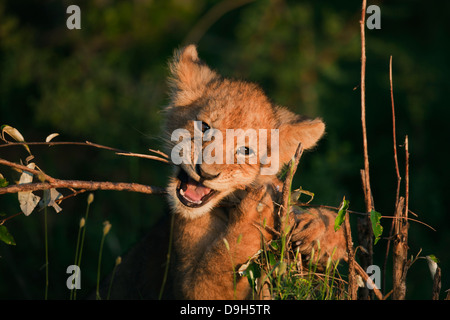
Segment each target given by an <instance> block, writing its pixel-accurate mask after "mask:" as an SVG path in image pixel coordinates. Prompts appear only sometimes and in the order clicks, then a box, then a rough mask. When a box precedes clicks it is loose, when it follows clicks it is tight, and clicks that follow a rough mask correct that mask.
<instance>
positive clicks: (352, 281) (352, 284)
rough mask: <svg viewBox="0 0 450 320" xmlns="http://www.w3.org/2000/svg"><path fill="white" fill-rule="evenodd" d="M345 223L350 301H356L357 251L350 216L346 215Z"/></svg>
mask: <svg viewBox="0 0 450 320" xmlns="http://www.w3.org/2000/svg"><path fill="white" fill-rule="evenodd" d="M346 215H347V216H346V217H345V221H344V235H345V244H346V246H347V255H348V292H349V299H350V300H356V299H357V297H358V283H357V281H356V274H355V264H356V261H355V251H354V250H353V241H352V233H351V229H350V219H349V214H348V213H346Z"/></svg>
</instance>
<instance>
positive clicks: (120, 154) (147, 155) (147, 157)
mask: <svg viewBox="0 0 450 320" xmlns="http://www.w3.org/2000/svg"><path fill="white" fill-rule="evenodd" d="M116 154H117V155H119V156H128V157H137V158H144V159H151V160H157V161H161V162H164V163H172V162H171V161H169V160H167V159H164V158H161V157H158V156H152V155H150V154H141V153H133V152H116Z"/></svg>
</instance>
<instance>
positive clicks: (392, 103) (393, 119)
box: [383, 56, 402, 288]
mask: <svg viewBox="0 0 450 320" xmlns="http://www.w3.org/2000/svg"><path fill="white" fill-rule="evenodd" d="M389 83H390V91H391V110H392V141H393V145H394V164H395V172H396V174H397V190H396V194H395V208H394V212H397V205H398V203H399V197H400V185H401V180H402V177H401V175H400V170H399V168H398V158H397V137H396V136H397V132H396V125H395V123H396V121H395V108H394V85H393V80H392V56H391V57H390V59H389ZM394 223H395V219H393V220H392V223H391V230H390V231H389V240H388V242H387V245H386V253H385V257H384V267H383V288H386V265H387V259H388V256H389V249H390V246H391V238H392V234H393V232H394Z"/></svg>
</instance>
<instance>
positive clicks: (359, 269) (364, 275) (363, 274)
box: [355, 261, 384, 300]
mask: <svg viewBox="0 0 450 320" xmlns="http://www.w3.org/2000/svg"><path fill="white" fill-rule="evenodd" d="M355 270H356V272H357V273H358V274H359V275H360V276H361V278H363V280H364V281H365V282H366V283H370V284H371V285H372V288H373V292H374V293H375V296H376V297H377V298H378V299H379V300H384V298H383V294H382V293H381V291H380V289H379V288H377V286H376V285H375V283H373V281H372V279H370V277H369V275H368V274H367V273H366V272H365V271H364V269H363V268H362V267H361V266H360V265H359V264H358V262H356V261H355Z"/></svg>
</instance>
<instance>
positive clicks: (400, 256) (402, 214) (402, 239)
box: [392, 136, 411, 300]
mask: <svg viewBox="0 0 450 320" xmlns="http://www.w3.org/2000/svg"><path fill="white" fill-rule="evenodd" d="M405 153H406V160H405V161H406V170H405V184H406V186H405V189H406V191H405V198H403V197H400V198H399V202H398V206H397V211H396V213H395V216H396V219H395V227H394V229H395V240H394V246H393V268H394V270H393V292H392V298H393V299H394V300H404V299H405V295H406V273H407V271H408V268H409V266H410V264H411V263H410V262H409V261H408V257H407V255H408V227H409V224H408V202H409V146H408V136H406V137H405Z"/></svg>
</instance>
